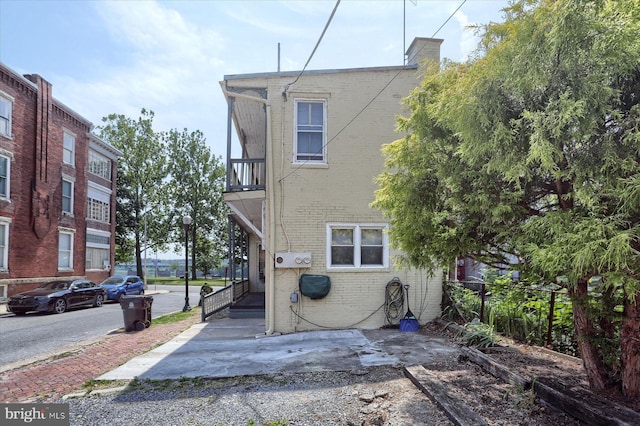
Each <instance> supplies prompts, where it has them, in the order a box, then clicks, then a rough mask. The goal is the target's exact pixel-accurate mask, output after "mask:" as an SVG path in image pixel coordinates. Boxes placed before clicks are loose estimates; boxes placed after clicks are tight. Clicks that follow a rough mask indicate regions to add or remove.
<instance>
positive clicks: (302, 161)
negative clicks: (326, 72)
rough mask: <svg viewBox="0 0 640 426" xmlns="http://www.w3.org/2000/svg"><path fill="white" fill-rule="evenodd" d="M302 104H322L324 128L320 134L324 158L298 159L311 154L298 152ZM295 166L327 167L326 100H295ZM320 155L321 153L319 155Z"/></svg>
mask: <svg viewBox="0 0 640 426" xmlns="http://www.w3.org/2000/svg"><path fill="white" fill-rule="evenodd" d="M300 103H309V104H322V128H321V129H320V132H321V133H322V153H321V154H322V158H321V159H305V158H298V156H299V155H308V154H309V153H299V152H298V133H299V132H300V131H299V130H298V104H300ZM293 124H294V126H293V127H294V129H293V164H322V165H326V164H327V162H328V160H327V100H326V99H308V98H297V99H294V102H293ZM318 154H320V153H318Z"/></svg>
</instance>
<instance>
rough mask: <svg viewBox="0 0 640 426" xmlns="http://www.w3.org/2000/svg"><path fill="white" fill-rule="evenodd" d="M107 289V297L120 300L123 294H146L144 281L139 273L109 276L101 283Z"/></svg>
mask: <svg viewBox="0 0 640 426" xmlns="http://www.w3.org/2000/svg"><path fill="white" fill-rule="evenodd" d="M100 285H101V286H102V287H104V289H105V290H106V291H107V299H109V300H114V301H116V302H117V301H119V300H120V298H121V297H122V296H126V295H134V294H144V282H143V281H142V280H141V279H140V277H139V276H137V275H124V276H115V277H111V278H107V279H106V280H104V281H102V282H101V283H100Z"/></svg>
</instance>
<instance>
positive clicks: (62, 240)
mask: <svg viewBox="0 0 640 426" xmlns="http://www.w3.org/2000/svg"><path fill="white" fill-rule="evenodd" d="M73 235H74V232H73V231H71V230H60V231H59V234H58V269H59V270H60V269H67V270H69V269H73Z"/></svg>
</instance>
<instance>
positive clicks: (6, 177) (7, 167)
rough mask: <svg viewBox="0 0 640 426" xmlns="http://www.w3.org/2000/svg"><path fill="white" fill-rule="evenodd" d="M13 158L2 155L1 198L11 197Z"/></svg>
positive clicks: (0, 157)
mask: <svg viewBox="0 0 640 426" xmlns="http://www.w3.org/2000/svg"><path fill="white" fill-rule="evenodd" d="M10 183H11V159H10V158H8V157H5V156H1V155H0V198H9V184H10Z"/></svg>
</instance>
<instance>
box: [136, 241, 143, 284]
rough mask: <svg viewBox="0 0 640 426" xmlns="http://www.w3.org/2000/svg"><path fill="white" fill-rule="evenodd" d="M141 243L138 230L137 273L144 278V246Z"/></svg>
mask: <svg viewBox="0 0 640 426" xmlns="http://www.w3.org/2000/svg"><path fill="white" fill-rule="evenodd" d="M140 245H141V243H140V233H139V232H137V231H136V248H135V250H136V273H137V275H138V276H139V277H140V278H144V275H143V271H142V248H141V247H140Z"/></svg>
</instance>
